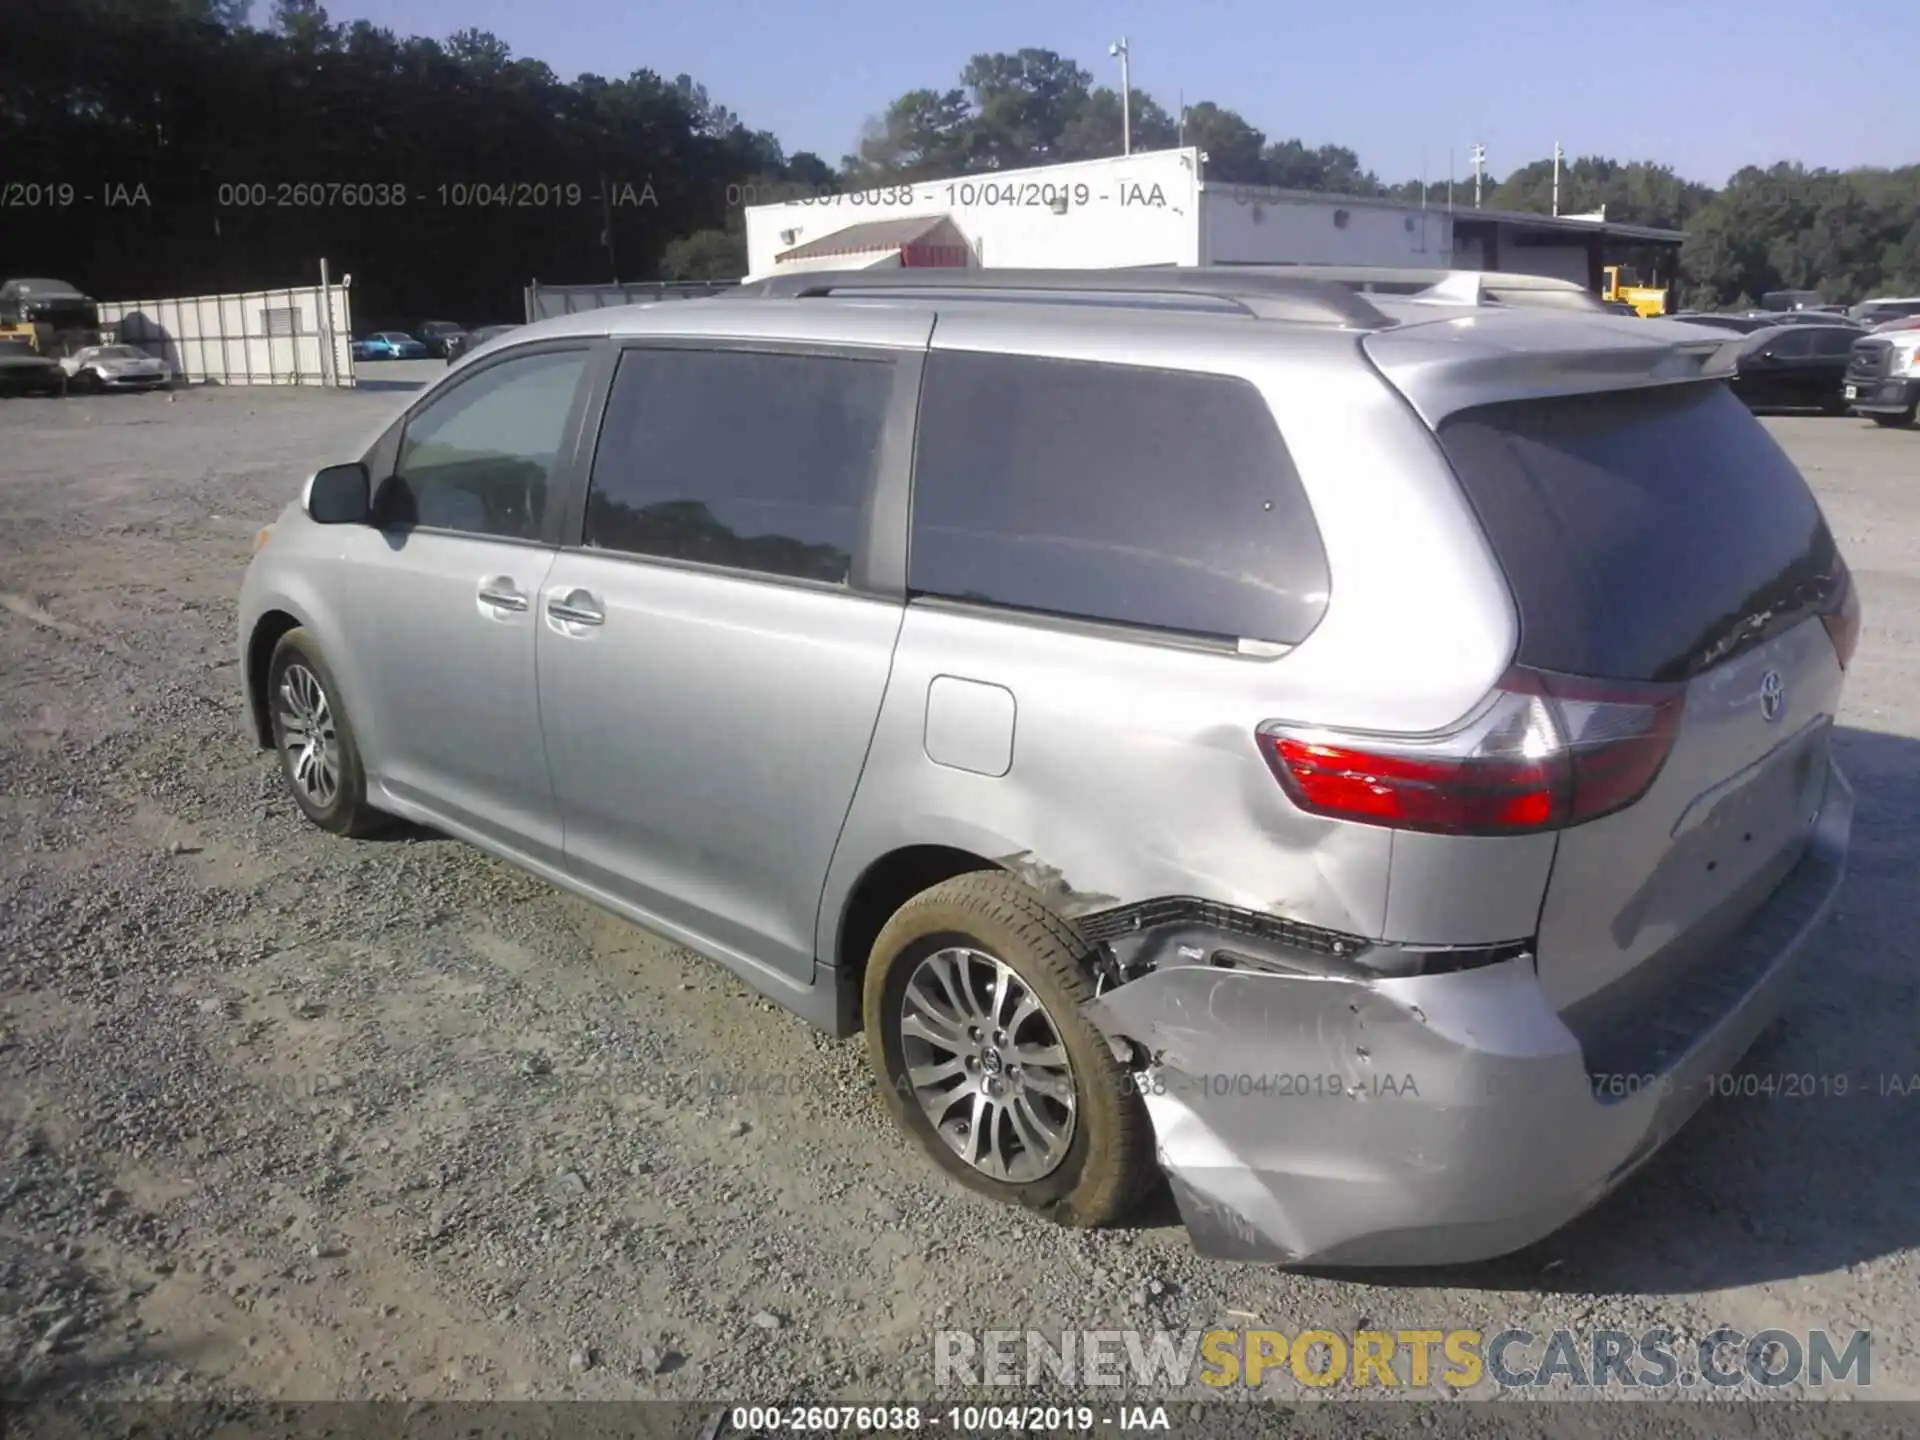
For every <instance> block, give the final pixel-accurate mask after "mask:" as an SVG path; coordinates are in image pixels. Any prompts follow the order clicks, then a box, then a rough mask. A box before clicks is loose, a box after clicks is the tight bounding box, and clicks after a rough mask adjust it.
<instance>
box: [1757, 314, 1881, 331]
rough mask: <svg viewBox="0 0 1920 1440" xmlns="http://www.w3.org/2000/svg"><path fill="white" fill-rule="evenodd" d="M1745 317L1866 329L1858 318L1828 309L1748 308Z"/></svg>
mask: <svg viewBox="0 0 1920 1440" xmlns="http://www.w3.org/2000/svg"><path fill="white" fill-rule="evenodd" d="M1747 318H1748V319H1750V320H1758V321H1759V322H1760V323H1761V324H1763V325H1845V326H1848V327H1850V328H1852V329H1854V330H1864V329H1866V327H1865V326H1864V325H1862V324H1861V323H1860V322H1859V321H1858V320H1854V319H1852V318H1850V317H1848V316H1846V315H1835V314H1834V313H1832V312H1831V311H1828V310H1788V311H1784V312H1776V311H1772V310H1749V311H1748V312H1747Z"/></svg>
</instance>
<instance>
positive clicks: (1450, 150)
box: [1447, 146, 1453, 215]
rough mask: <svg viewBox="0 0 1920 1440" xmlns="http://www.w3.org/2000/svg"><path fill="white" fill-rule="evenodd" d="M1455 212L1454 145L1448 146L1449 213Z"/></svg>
mask: <svg viewBox="0 0 1920 1440" xmlns="http://www.w3.org/2000/svg"><path fill="white" fill-rule="evenodd" d="M1452 213H1453V147H1452V146H1448V147H1447V214H1449V215H1451V214H1452Z"/></svg>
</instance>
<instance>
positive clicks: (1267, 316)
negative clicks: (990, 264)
mask: <svg viewBox="0 0 1920 1440" xmlns="http://www.w3.org/2000/svg"><path fill="white" fill-rule="evenodd" d="M887 290H892V291H900V292H906V293H912V292H914V291H963V292H964V291H979V292H992V291H1001V292H1006V291H1021V292H1027V293H1031V294H1033V295H1034V296H1035V297H1036V298H1038V297H1042V296H1045V295H1047V294H1054V295H1080V296H1098V295H1140V296H1153V295H1158V296H1188V297H1195V298H1201V299H1211V300H1218V301H1221V302H1223V303H1226V304H1230V305H1233V306H1234V307H1235V308H1237V309H1239V310H1240V311H1241V312H1242V313H1244V314H1247V315H1251V316H1253V317H1255V318H1256V319H1261V320H1294V321H1303V322H1307V323H1310V324H1321V325H1347V326H1351V327H1353V328H1355V329H1362V330H1383V329H1386V328H1388V327H1390V326H1392V325H1393V324H1394V323H1395V322H1394V321H1393V320H1392V319H1391V318H1389V317H1388V316H1387V315H1385V314H1384V313H1382V312H1381V311H1380V310H1379V309H1378V308H1376V307H1375V306H1374V305H1372V304H1370V303H1368V301H1367V300H1366V299H1365V298H1363V297H1362V296H1360V295H1358V294H1356V293H1354V291H1353V289H1352V287H1350V286H1347V285H1340V284H1333V283H1330V282H1328V281H1326V280H1321V279H1317V278H1313V277H1305V276H1294V275H1278V274H1274V273H1271V272H1260V271H1248V270H1245V269H1243V268H1241V267H1239V266H1232V265H1194V266H1179V267H1169V268H1165V269H1141V270H987V269H965V270H962V269H934V268H928V269H925V270H917V269H916V270H815V271H809V272H805V273H802V274H796V275H773V276H769V277H768V278H767V279H764V280H752V281H748V282H747V283H745V284H743V285H741V286H740V287H739V288H738V289H737V290H734V291H733V292H731V293H732V294H733V295H735V296H739V297H742V298H752V297H758V298H762V299H801V300H805V299H814V298H818V297H822V296H828V295H845V294H848V293H851V292H865V293H868V294H872V293H875V292H878V291H887Z"/></svg>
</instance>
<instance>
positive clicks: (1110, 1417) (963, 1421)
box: [727, 1405, 1173, 1435]
mask: <svg viewBox="0 0 1920 1440" xmlns="http://www.w3.org/2000/svg"><path fill="white" fill-rule="evenodd" d="M727 1419H728V1422H729V1425H730V1428H732V1429H733V1430H735V1431H738V1432H739V1433H741V1434H748V1435H753V1434H759V1435H768V1434H789V1435H804V1434H809V1433H844V1432H845V1431H848V1430H853V1431H858V1432H860V1433H864V1434H885V1433H888V1432H897V1433H900V1434H907V1433H911V1432H915V1431H921V1430H938V1431H945V1432H947V1433H949V1434H954V1435H981V1434H1000V1433H1012V1434H1030V1433H1033V1432H1036V1431H1037V1432H1041V1433H1051V1434H1059V1433H1061V1432H1062V1431H1076V1430H1084V1431H1095V1430H1171V1429H1172V1428H1173V1427H1172V1425H1171V1423H1170V1422H1169V1421H1168V1419H1167V1411H1166V1407H1165V1406H1164V1405H1116V1406H1111V1407H1107V1406H1103V1407H1100V1408H1098V1409H1096V1408H1095V1407H1093V1406H1091V1405H949V1406H947V1407H946V1408H945V1409H944V1410H943V1409H938V1408H936V1407H933V1406H921V1405H736V1406H734V1407H733V1410H732V1412H731V1413H730V1414H729V1415H728V1417H727Z"/></svg>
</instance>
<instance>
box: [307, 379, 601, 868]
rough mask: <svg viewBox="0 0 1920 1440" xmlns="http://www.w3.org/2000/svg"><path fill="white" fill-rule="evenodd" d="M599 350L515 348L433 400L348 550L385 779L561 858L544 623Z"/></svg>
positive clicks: (474, 830) (404, 799) (435, 809)
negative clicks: (541, 601)
mask: <svg viewBox="0 0 1920 1440" xmlns="http://www.w3.org/2000/svg"><path fill="white" fill-rule="evenodd" d="M589 355H590V351H589V350H588V349H587V348H586V347H584V346H581V347H578V348H573V349H544V350H538V351H533V352H524V351H523V352H521V353H519V354H509V355H506V356H502V357H501V358H500V359H499V360H497V361H495V362H493V363H492V364H488V365H485V366H482V367H480V368H478V369H476V370H475V371H474V372H473V373H472V374H471V375H469V376H467V377H465V378H464V379H462V380H460V381H459V382H457V383H455V384H453V385H452V386H450V387H448V388H447V389H444V390H442V391H440V392H438V393H437V394H435V395H434V396H433V397H431V398H430V399H429V400H428V401H427V402H426V403H425V404H424V405H423V406H422V407H421V408H420V410H419V411H417V412H416V413H415V414H413V415H411V416H409V417H408V419H407V422H406V428H405V431H404V433H403V435H402V438H401V441H400V446H399V453H398V459H397V461H396V463H395V467H394V473H393V474H392V475H391V476H388V477H386V478H385V479H384V480H382V481H379V482H377V490H376V498H375V506H374V524H373V525H372V526H370V527H367V528H365V529H356V530H355V531H354V532H353V533H352V535H351V536H350V537H349V539H348V541H347V549H346V552H345V554H344V557H343V558H344V559H345V562H346V564H347V565H348V566H349V567H350V569H351V571H352V577H351V580H350V583H349V584H348V585H346V586H343V587H342V588H343V590H344V591H345V593H346V594H347V596H348V600H347V603H346V615H347V621H346V623H347V627H348V632H349V633H348V635H347V645H348V648H349V649H350V651H351V652H352V655H353V663H354V673H355V678H356V682H357V684H358V685H359V687H360V689H361V691H362V692H363V693H362V695H361V696H360V697H356V700H355V718H356V722H357V723H358V724H359V725H360V727H361V728H362V730H363V731H365V732H366V733H365V735H364V736H363V746H362V748H363V750H364V751H365V753H366V756H367V765H368V771H369V779H370V781H371V782H372V783H373V784H374V785H375V786H376V787H378V788H379V789H381V790H384V791H385V792H387V793H388V794H389V795H391V796H392V797H393V798H394V799H396V800H398V801H400V802H401V803H402V805H403V806H405V807H406V808H408V809H410V810H412V811H416V812H421V813H423V814H424V815H425V817H426V818H428V819H429V820H436V821H443V822H445V823H447V824H448V826H449V827H450V828H453V829H456V830H464V831H466V832H468V833H469V834H470V835H471V836H472V838H474V839H477V840H480V841H482V842H487V843H491V844H493V845H495V846H499V847H503V848H505V849H508V850H512V851H516V852H520V853H523V854H526V855H528V856H530V857H532V858H535V859H539V860H544V861H546V862H548V863H550V864H555V865H558V864H560V863H562V853H563V851H562V844H561V835H560V817H559V810H558V807H557V806H556V804H555V802H554V798H553V787H552V783H551V781H550V779H549V777H548V774H547V764H546V757H545V753H544V750H543V748H542V742H541V734H540V704H539V694H538V690H537V687H536V682H535V672H534V650H535V645H534V636H535V627H536V625H537V623H538V618H539V611H538V608H537V597H538V596H539V594H540V590H541V586H542V585H543V584H544V583H545V581H546V578H547V572H548V570H549V569H550V568H551V566H552V564H553V559H554V544H553V540H552V534H551V529H550V524H551V522H550V520H549V517H548V513H547V512H548V505H547V500H548V495H549V493H550V492H551V491H553V490H555V489H557V488H558V482H559V472H560V470H561V467H562V466H563V465H564V464H565V463H567V459H566V457H568V456H569V455H570V454H571V444H572V441H573V437H574V436H575V434H576V430H577V426H578V423H579V411H580V409H581V406H580V398H581V395H582V392H583V391H584V390H585V388H586V387H585V386H584V385H583V383H582V381H583V379H584V376H585V374H586V369H587V361H588V357H589Z"/></svg>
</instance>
